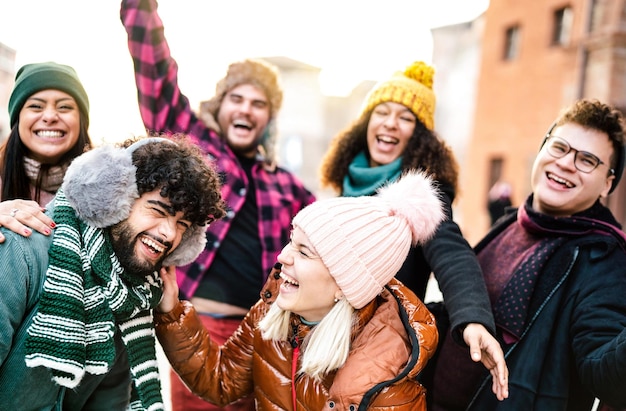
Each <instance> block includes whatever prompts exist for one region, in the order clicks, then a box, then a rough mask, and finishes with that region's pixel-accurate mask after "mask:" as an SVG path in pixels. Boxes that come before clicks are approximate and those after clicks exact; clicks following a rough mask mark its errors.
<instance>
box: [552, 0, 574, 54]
mask: <svg viewBox="0 0 626 411" xmlns="http://www.w3.org/2000/svg"><path fill="white" fill-rule="evenodd" d="M573 19H574V15H573V13H572V8H571V7H563V8H562V9H558V10H556V11H555V12H554V18H553V26H554V27H553V31H552V45H553V46H566V45H567V44H569V41H570V35H571V32H572V20H573Z"/></svg>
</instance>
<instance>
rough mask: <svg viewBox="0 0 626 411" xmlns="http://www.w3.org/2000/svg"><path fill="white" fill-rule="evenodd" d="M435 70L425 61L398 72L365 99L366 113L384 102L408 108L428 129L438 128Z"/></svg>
mask: <svg viewBox="0 0 626 411" xmlns="http://www.w3.org/2000/svg"><path fill="white" fill-rule="evenodd" d="M434 76H435V69H434V68H433V67H432V66H429V65H428V64H426V63H424V62H423V61H416V62H414V63H413V64H411V65H410V66H408V67H407V68H406V70H404V72H397V73H395V74H394V75H393V76H392V77H391V78H390V79H389V80H385V81H383V82H380V83H378V84H377V85H375V86H374V88H373V89H372V90H371V91H370V92H369V94H368V96H367V98H366V99H365V104H364V106H363V110H362V111H363V112H366V111H369V110H371V109H373V108H374V107H376V106H377V105H379V104H381V103H386V102H389V101H390V102H393V103H398V104H402V105H404V106H406V107H407V108H408V109H409V110H411V112H412V113H413V114H415V116H416V117H417V118H418V119H419V120H420V121H421V122H422V123H423V124H424V125H425V126H426V128H428V129H429V130H433V129H434V127H435V102H436V99H435V93H434V91H433V77H434Z"/></svg>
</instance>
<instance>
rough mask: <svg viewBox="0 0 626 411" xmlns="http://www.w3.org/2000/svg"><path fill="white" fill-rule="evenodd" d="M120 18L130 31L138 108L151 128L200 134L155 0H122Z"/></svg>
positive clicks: (161, 130) (129, 44) (129, 42)
mask: <svg viewBox="0 0 626 411" xmlns="http://www.w3.org/2000/svg"><path fill="white" fill-rule="evenodd" d="M120 18H121V20H122V24H123V25H124V27H125V29H126V32H127V34H128V49H129V51H130V55H131V57H132V59H133V65H134V69H135V83H136V85H137V98H138V101H139V111H140V113H141V118H142V119H143V123H144V126H145V127H146V129H147V130H148V131H149V132H158V133H161V132H170V133H176V132H182V133H192V132H193V133H192V134H198V133H197V130H193V129H194V127H198V126H199V121H198V119H197V118H196V117H195V115H194V114H193V112H192V110H191V108H190V106H189V100H188V99H187V97H185V96H184V95H183V94H182V93H181V91H180V89H179V87H178V65H177V63H176V61H175V60H174V59H173V58H172V56H171V55H170V49H169V46H168V44H167V40H166V39H165V34H164V27H163V22H162V21H161V18H160V17H159V15H158V13H157V2H156V0H123V1H122V6H121V10H120Z"/></svg>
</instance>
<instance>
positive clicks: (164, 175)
mask: <svg viewBox="0 0 626 411" xmlns="http://www.w3.org/2000/svg"><path fill="white" fill-rule="evenodd" d="M162 137H165V138H168V139H170V140H172V141H173V142H175V143H176V144H145V145H143V146H141V147H139V148H137V149H136V150H135V151H134V152H133V164H134V165H135V166H136V167H137V189H138V191H139V195H143V194H144V193H147V192H150V191H154V190H156V189H157V188H160V194H161V195H162V196H163V197H165V198H168V199H169V200H170V202H171V205H172V207H173V209H174V211H176V212H178V211H182V212H183V214H184V215H185V218H186V219H188V220H189V221H191V222H192V223H193V224H196V225H200V226H202V225H204V224H206V223H210V222H211V221H214V220H218V219H220V218H222V217H223V216H224V215H225V214H226V212H225V208H226V207H225V203H224V201H223V200H222V195H221V191H220V189H221V183H220V180H219V177H218V174H217V172H216V171H215V169H214V167H213V166H212V165H211V164H210V163H209V161H208V160H207V159H206V156H205V155H204V154H203V153H202V150H201V149H200V148H199V147H198V146H196V145H195V144H193V143H192V142H191V141H190V140H189V139H188V137H187V136H186V135H183V134H175V135H171V136H162ZM148 138H149V137H148ZM136 141H138V139H129V140H126V141H125V142H123V143H122V146H123V147H129V146H130V145H132V144H133V143H135V142H136Z"/></svg>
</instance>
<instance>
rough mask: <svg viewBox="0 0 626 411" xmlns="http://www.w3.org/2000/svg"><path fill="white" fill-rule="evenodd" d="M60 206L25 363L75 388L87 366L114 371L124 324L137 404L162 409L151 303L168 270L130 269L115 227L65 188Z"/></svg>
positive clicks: (58, 201) (95, 371)
mask: <svg viewBox="0 0 626 411" xmlns="http://www.w3.org/2000/svg"><path fill="white" fill-rule="evenodd" d="M54 206H55V208H54V221H55V222H56V224H57V228H56V231H55V233H54V238H53V241H52V246H51V247H50V249H49V252H48V254H49V265H48V271H47V273H46V280H45V282H44V289H43V294H42V296H41V300H40V302H39V310H38V312H37V314H36V316H35V318H34V320H33V323H32V324H31V326H30V327H29V329H28V336H27V340H26V354H27V355H26V364H27V365H28V366H29V367H37V366H43V367H47V368H49V369H50V370H51V372H52V374H53V376H54V380H55V382H56V383H58V384H59V385H62V386H65V387H68V388H75V387H76V386H78V384H79V383H80V381H81V379H82V378H83V376H84V375H85V372H87V373H90V374H104V373H107V372H108V371H109V369H110V368H111V366H112V364H113V361H114V359H115V345H114V340H113V338H114V335H115V331H116V327H117V328H119V330H120V334H121V337H122V340H123V342H124V345H125V346H126V348H127V352H128V360H129V363H130V368H131V369H130V371H131V374H132V377H133V381H134V389H135V390H134V395H133V397H134V398H132V399H131V401H132V403H131V405H130V407H131V409H145V410H161V409H163V400H162V398H161V385H160V381H159V373H158V368H157V360H156V350H155V334H154V326H153V323H152V310H151V309H152V308H153V307H154V306H156V304H157V303H158V302H159V300H160V298H161V295H162V289H161V285H162V282H161V278H160V277H159V276H158V274H157V273H156V272H155V273H153V274H152V275H149V276H147V277H145V278H132V275H130V274H127V273H125V272H124V268H123V267H121V266H120V264H119V261H118V260H117V257H116V256H115V254H114V251H113V248H112V245H111V242H110V239H109V234H108V232H106V231H104V230H103V229H100V228H94V227H93V226H90V225H89V224H87V223H85V222H84V221H80V220H79V219H78V218H77V216H76V212H75V210H74V209H73V208H72V206H71V205H70V203H69V202H68V201H67V199H66V197H65V195H64V193H63V190H62V189H60V190H59V191H58V192H57V196H56V199H55V204H54ZM137 396H138V398H137Z"/></svg>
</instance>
